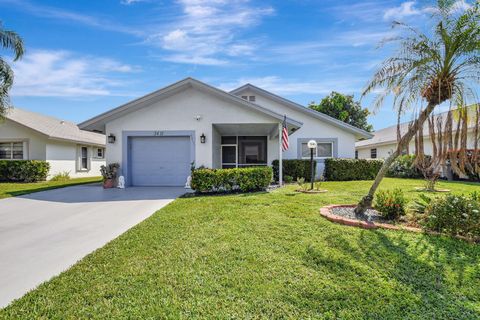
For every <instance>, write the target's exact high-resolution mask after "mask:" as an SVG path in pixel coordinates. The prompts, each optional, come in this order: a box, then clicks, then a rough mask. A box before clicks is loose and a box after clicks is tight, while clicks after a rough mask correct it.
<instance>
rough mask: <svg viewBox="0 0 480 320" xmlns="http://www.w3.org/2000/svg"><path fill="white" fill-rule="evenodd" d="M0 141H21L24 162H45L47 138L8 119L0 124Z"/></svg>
mask: <svg viewBox="0 0 480 320" xmlns="http://www.w3.org/2000/svg"><path fill="white" fill-rule="evenodd" d="M0 141H8V142H12V141H23V142H24V148H23V150H24V152H23V157H24V159H25V160H45V152H46V145H47V142H48V139H47V137H45V136H44V135H42V134H40V133H37V132H35V131H33V130H31V129H29V128H27V127H24V126H22V125H20V124H18V123H15V122H13V121H10V120H8V119H6V120H4V121H1V122H0Z"/></svg>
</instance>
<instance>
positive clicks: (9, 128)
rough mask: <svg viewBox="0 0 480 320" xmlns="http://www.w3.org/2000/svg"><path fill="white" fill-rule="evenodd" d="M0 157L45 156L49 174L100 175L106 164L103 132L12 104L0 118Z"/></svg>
mask: <svg viewBox="0 0 480 320" xmlns="http://www.w3.org/2000/svg"><path fill="white" fill-rule="evenodd" d="M0 159H1V160H5V159H6V160H22V159H23V160H46V161H48V162H49V163H50V171H49V175H48V178H51V177H52V176H53V175H55V174H57V173H63V172H68V173H69V175H70V177H89V176H99V175H100V166H101V165H103V164H105V135H103V134H99V133H94V132H89V131H84V130H80V129H79V128H78V126H77V125H76V124H74V123H72V122H68V121H63V120H59V119H55V118H52V117H49V116H45V115H41V114H38V113H34V112H30V111H26V110H23V109H19V108H13V109H11V110H9V111H8V113H7V115H6V119H5V120H3V121H0Z"/></svg>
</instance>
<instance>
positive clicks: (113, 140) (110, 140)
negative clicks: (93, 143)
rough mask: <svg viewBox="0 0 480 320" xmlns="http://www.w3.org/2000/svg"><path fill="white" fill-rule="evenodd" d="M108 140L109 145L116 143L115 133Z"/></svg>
mask: <svg viewBox="0 0 480 320" xmlns="http://www.w3.org/2000/svg"><path fill="white" fill-rule="evenodd" d="M107 139H108V143H115V135H114V134H113V133H110V135H109V136H108V137H107Z"/></svg>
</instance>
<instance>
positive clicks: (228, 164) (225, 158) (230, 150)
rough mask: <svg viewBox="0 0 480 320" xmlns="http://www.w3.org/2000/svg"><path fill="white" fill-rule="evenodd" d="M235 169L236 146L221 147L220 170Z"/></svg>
mask: <svg viewBox="0 0 480 320" xmlns="http://www.w3.org/2000/svg"><path fill="white" fill-rule="evenodd" d="M236 167H237V145H235V144H233V145H231V144H230V145H228V144H227V145H225V144H224V145H222V168H223V169H229V168H236Z"/></svg>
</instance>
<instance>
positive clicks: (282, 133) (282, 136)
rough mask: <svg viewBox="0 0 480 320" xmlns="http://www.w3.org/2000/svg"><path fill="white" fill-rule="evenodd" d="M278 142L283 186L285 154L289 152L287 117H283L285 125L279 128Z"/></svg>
mask: <svg viewBox="0 0 480 320" xmlns="http://www.w3.org/2000/svg"><path fill="white" fill-rule="evenodd" d="M279 129H280V130H279V133H278V136H279V137H278V142H279V144H280V145H279V159H278V183H279V184H280V185H282V184H283V152H284V151H287V150H288V147H289V146H290V145H289V142H288V127H287V115H284V116H283V123H282V126H281V128H279Z"/></svg>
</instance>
